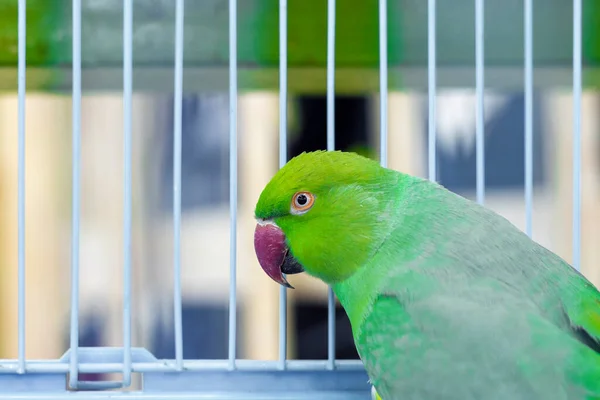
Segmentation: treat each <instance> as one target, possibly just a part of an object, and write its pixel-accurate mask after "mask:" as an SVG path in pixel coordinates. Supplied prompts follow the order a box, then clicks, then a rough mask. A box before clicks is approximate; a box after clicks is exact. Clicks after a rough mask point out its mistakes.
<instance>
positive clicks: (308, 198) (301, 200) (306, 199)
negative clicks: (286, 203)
mask: <svg viewBox="0 0 600 400" xmlns="http://www.w3.org/2000/svg"><path fill="white" fill-rule="evenodd" d="M314 203H315V196H313V195H312V193H309V192H298V193H296V194H295V195H294V197H293V199H292V210H291V212H292V214H296V215H298V214H304V213H305V212H307V211H308V210H310V209H311V207H312V206H313V204H314Z"/></svg>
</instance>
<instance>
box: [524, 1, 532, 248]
mask: <svg viewBox="0 0 600 400" xmlns="http://www.w3.org/2000/svg"><path fill="white" fill-rule="evenodd" d="M532 1H533V0H525V232H526V233H527V235H529V237H531V236H532V235H533V6H532Z"/></svg>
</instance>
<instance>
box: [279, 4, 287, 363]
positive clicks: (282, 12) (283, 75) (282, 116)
mask: <svg viewBox="0 0 600 400" xmlns="http://www.w3.org/2000/svg"><path fill="white" fill-rule="evenodd" d="M286 162H287V0H279V168H281V167H283V166H284V165H285V163H286ZM286 351H287V288H286V287H284V286H281V287H280V288H279V368H281V369H285V368H286V367H287V364H286V362H285V361H286Z"/></svg>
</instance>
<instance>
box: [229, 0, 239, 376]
mask: <svg viewBox="0 0 600 400" xmlns="http://www.w3.org/2000/svg"><path fill="white" fill-rule="evenodd" d="M237 96H238V83H237V0H229V213H230V217H229V218H230V227H229V351H228V354H229V369H234V368H235V358H236V337H237V324H236V318H237V296H236V295H237V286H236V282H237V204H238V161H237V158H238V149H237V140H238V139H237Z"/></svg>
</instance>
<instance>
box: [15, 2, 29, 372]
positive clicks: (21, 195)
mask: <svg viewBox="0 0 600 400" xmlns="http://www.w3.org/2000/svg"><path fill="white" fill-rule="evenodd" d="M26 8H27V1H26V0H19V11H18V12H19V17H18V20H19V21H18V35H19V43H18V52H19V56H18V58H19V61H18V92H19V95H18V96H19V116H18V118H19V120H18V125H19V127H18V134H19V144H18V152H19V165H18V171H19V172H18V195H17V196H18V199H17V201H18V204H19V206H18V207H19V210H18V221H17V224H18V230H19V234H18V235H19V238H18V241H19V244H18V246H19V248H18V258H19V260H18V268H19V273H18V291H19V292H18V295H17V296H18V300H17V302H18V306H19V317H18V318H19V322H18V336H19V339H18V340H19V344H18V346H19V349H18V355H19V366H18V369H17V371H18V372H19V373H20V374H22V373H24V372H25V370H26V368H25V367H26V365H25V91H26V90H27V89H26V80H25V75H26V63H25V56H26V47H25V43H26V29H25V27H26V18H25V16H26Z"/></svg>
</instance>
